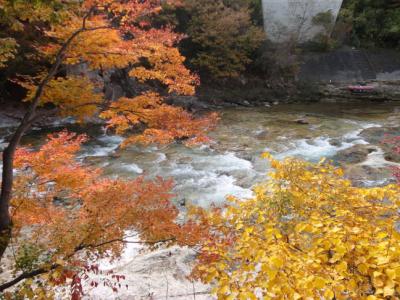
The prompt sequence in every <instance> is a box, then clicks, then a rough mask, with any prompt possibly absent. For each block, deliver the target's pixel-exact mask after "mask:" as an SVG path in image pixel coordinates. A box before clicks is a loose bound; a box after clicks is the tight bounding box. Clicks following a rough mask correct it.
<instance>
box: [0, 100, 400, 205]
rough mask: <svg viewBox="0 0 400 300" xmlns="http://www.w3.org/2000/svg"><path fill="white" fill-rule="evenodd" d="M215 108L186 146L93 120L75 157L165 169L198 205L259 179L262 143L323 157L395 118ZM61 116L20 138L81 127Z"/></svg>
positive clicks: (390, 112) (362, 108)
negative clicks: (145, 142) (134, 139)
mask: <svg viewBox="0 0 400 300" xmlns="http://www.w3.org/2000/svg"><path fill="white" fill-rule="evenodd" d="M220 115H221V121H220V124H219V126H218V128H217V129H216V130H215V131H214V132H213V133H211V137H212V138H213V142H212V143H211V145H208V146H201V147H197V148H193V149H190V148H187V147H185V146H183V145H180V144H172V145H169V146H163V147H156V146H152V147H139V146H132V147H129V148H127V149H124V150H119V148H118V145H119V144H120V143H121V141H122V140H123V138H122V137H119V136H112V135H111V136H110V135H105V134H104V132H103V131H102V130H101V129H100V128H98V127H96V126H95V127H93V128H89V135H90V137H91V139H90V141H89V142H88V143H87V144H86V145H85V146H84V149H83V151H82V152H81V153H80V158H81V159H84V160H85V161H87V162H88V163H91V164H93V165H96V166H101V167H103V168H104V170H105V174H106V175H108V176H122V177H128V178H134V177H136V176H139V175H144V176H146V177H149V178H151V177H155V176H163V177H173V178H174V180H175V182H176V187H175V191H176V194H177V195H178V196H177V200H178V201H182V200H183V199H184V200H185V201H187V202H191V203H194V204H198V205H202V206H208V205H210V204H211V203H216V204H220V203H221V202H223V201H224V199H225V197H226V196H227V195H228V194H232V195H236V196H241V197H248V196H251V186H252V185H253V184H255V183H256V182H259V181H260V180H262V179H263V177H264V175H265V174H266V173H267V169H268V166H267V163H266V162H265V161H264V160H262V159H261V158H260V156H261V153H263V152H265V151H268V152H271V153H272V154H273V155H274V156H275V157H276V158H279V159H282V158H284V157H287V156H296V157H301V158H304V159H306V160H309V161H318V160H319V159H321V158H322V157H327V158H330V157H332V156H334V155H335V154H336V153H337V152H338V151H340V150H343V149H346V148H349V147H351V146H353V145H355V144H366V143H367V142H366V141H365V140H363V139H362V138H361V137H360V136H358V134H359V133H360V132H361V131H362V130H363V129H365V128H369V127H379V126H400V117H399V115H400V103H371V102H367V103H351V104H334V103H316V104H287V105H277V106H273V107H270V108H267V107H265V108H230V109H223V110H222V111H220ZM297 120H304V121H306V122H307V123H308V124H299V123H298V122H296V121H297ZM69 123H70V120H66V123H64V124H63V123H60V122H59V123H57V124H54V128H48V129H46V130H45V131H40V130H37V129H36V130H33V131H32V132H31V133H30V134H29V135H28V137H26V138H25V139H24V143H29V144H33V145H37V144H40V143H42V142H43V136H44V135H45V133H46V132H52V131H54V130H61V129H62V128H63V127H69V128H70V129H71V130H78V131H85V130H83V129H82V128H79V127H77V126H73V125H71V124H69ZM1 125H2V126H1V128H0V147H1V145H2V142H3V139H2V138H1V136H2V134H3V135H5V134H6V133H7V132H10V128H7V127H5V126H6V125H7V124H1ZM3 145H4V144H3ZM374 155H375V157H372V158H374V160H373V161H372V160H371V162H372V163H374V164H375V166H382V165H385V163H386V162H385V161H384V159H383V158H382V155H380V156H379V153H374Z"/></svg>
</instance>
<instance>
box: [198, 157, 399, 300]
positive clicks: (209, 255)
mask: <svg viewBox="0 0 400 300" xmlns="http://www.w3.org/2000/svg"><path fill="white" fill-rule="evenodd" d="M265 156H266V157H267V158H268V159H269V161H270V164H271V167H272V168H273V172H271V173H270V174H269V179H268V180H267V181H266V182H265V183H263V184H260V185H258V186H257V187H256V188H255V190H254V197H252V198H251V199H243V200H242V199H236V198H231V199H230V201H231V205H229V206H228V207H226V208H225V209H223V210H221V211H214V212H212V213H210V214H209V216H208V220H209V222H210V225H211V227H212V230H211V232H213V237H212V238H210V239H208V240H207V241H206V242H205V243H204V244H203V247H202V250H201V254H200V255H199V258H198V263H199V264H198V266H197V268H196V270H195V275H196V276H198V277H199V278H201V279H202V280H203V281H205V282H207V283H211V284H213V285H215V288H214V292H215V294H216V295H217V296H218V298H219V299H260V298H263V299H368V300H372V299H397V298H398V297H399V296H400V260H399V257H400V256H399V254H400V246H399V245H400V243H399V242H400V233H399V231H398V222H399V214H398V206H399V192H400V188H399V186H398V185H396V184H394V185H388V186H386V187H375V188H363V187H353V186H352V184H351V182H350V181H349V180H347V179H345V178H344V176H343V171H342V170H341V169H338V168H335V167H333V166H332V165H330V164H329V163H325V162H323V161H321V162H320V163H318V164H311V163H307V162H304V161H301V160H298V159H292V158H288V159H285V160H284V161H277V160H275V159H273V158H272V157H270V156H269V155H265Z"/></svg>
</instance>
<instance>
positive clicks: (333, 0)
mask: <svg viewBox="0 0 400 300" xmlns="http://www.w3.org/2000/svg"><path fill="white" fill-rule="evenodd" d="M342 2H343V1H342V0H262V3H263V13H264V25H265V31H266V33H267V35H268V38H269V39H270V40H271V41H273V42H284V41H287V40H289V39H294V40H296V41H297V42H306V41H308V40H310V39H312V38H313V37H314V36H315V35H316V34H318V33H319V32H321V31H323V28H322V27H320V26H314V25H313V24H312V19H313V17H314V16H316V15H317V14H318V13H321V12H327V11H330V12H331V13H332V16H333V21H334V22H336V18H337V16H338V14H339V11H340V8H341V6H342Z"/></svg>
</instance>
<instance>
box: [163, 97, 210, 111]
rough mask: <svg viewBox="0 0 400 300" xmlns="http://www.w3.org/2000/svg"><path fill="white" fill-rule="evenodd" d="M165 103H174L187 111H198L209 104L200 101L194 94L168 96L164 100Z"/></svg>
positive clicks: (206, 107)
mask: <svg viewBox="0 0 400 300" xmlns="http://www.w3.org/2000/svg"><path fill="white" fill-rule="evenodd" d="M166 103H167V104H170V105H176V106H180V107H183V108H185V109H187V110H189V111H198V110H202V109H208V108H209V105H207V104H206V103H205V102H203V101H200V100H199V98H197V97H194V96H176V95H174V96H170V97H169V98H168V99H167V100H166Z"/></svg>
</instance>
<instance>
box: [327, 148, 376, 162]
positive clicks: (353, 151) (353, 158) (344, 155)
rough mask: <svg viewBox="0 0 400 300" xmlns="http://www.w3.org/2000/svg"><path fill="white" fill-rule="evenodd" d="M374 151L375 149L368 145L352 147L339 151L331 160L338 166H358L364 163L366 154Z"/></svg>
mask: <svg viewBox="0 0 400 300" xmlns="http://www.w3.org/2000/svg"><path fill="white" fill-rule="evenodd" d="M375 151H377V149H376V148H375V147H373V146H370V145H354V146H352V147H350V148H348V149H344V150H341V151H339V152H338V153H337V154H336V155H335V156H334V157H333V158H332V159H333V160H334V161H336V162H338V163H339V164H358V163H361V162H363V161H365V160H366V159H367V157H368V154H370V153H372V152H375Z"/></svg>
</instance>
